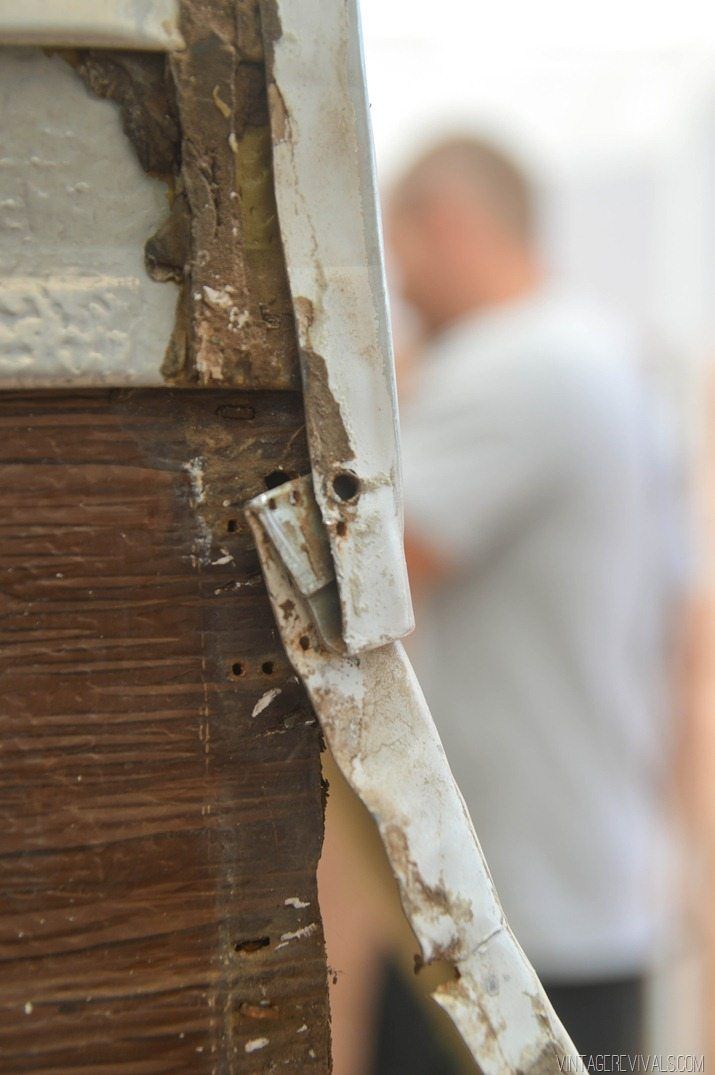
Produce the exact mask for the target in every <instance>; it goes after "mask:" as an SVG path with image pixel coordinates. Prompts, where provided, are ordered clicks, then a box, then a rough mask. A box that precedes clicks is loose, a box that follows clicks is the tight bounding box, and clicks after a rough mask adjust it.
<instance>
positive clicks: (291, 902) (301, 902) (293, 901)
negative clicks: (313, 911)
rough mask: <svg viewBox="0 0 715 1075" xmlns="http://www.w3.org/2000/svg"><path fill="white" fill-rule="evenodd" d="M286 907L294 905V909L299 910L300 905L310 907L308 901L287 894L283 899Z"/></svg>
mask: <svg viewBox="0 0 715 1075" xmlns="http://www.w3.org/2000/svg"><path fill="white" fill-rule="evenodd" d="M283 903H284V904H285V906H286V907H295V909H296V910H300V909H301V908H302V907H310V902H309V901H306V900H301V899H299V897H298V896H289V897H288V899H287V900H283Z"/></svg>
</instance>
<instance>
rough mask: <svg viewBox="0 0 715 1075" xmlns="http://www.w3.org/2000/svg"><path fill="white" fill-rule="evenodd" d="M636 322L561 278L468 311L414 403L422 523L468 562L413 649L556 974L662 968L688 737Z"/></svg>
mask: <svg viewBox="0 0 715 1075" xmlns="http://www.w3.org/2000/svg"><path fill="white" fill-rule="evenodd" d="M635 365H636V363H635V354H634V346H633V343H632V341H631V339H630V338H629V336H628V334H627V333H626V332H625V331H624V330H623V329H621V328H620V327H619V326H618V325H617V324H616V323H613V322H612V321H611V320H609V318H607V317H606V316H604V315H603V314H602V313H601V312H599V311H598V310H597V309H595V308H591V307H590V306H589V305H587V304H584V303H581V302H577V301H575V300H574V299H571V298H567V297H566V296H564V295H561V294H559V293H557V292H556V291H547V290H544V291H543V292H541V293H539V294H538V295H535V296H531V297H530V298H529V299H527V300H523V301H520V302H518V303H514V304H511V305H509V306H505V307H502V308H500V309H499V310H497V311H496V312H492V313H489V314H488V315H482V316H474V317H471V318H468V319H466V320H464V321H462V322H460V323H459V324H457V325H455V326H453V327H452V328H450V330H449V331H448V332H446V333H445V334H444V335H443V336H442V337H441V338H440V340H439V341H438V342H437V343H435V344H434V345H433V347H432V349H431V351H430V353H429V354H428V355H427V356H426V361H425V363H424V366H423V368H422V372H421V378H420V382H419V387H418V389H417V391H416V393H415V395H414V397H413V398H412V399H411V400H409V401H408V403H407V405H406V407H405V408H404V412H403V416H402V435H403V463H404V477H405V501H406V517H407V527H408V529H411V530H412V532H413V534H414V535H415V537H417V538H421V539H422V540H423V541H424V542H427V543H428V544H429V545H430V546H431V547H433V548H434V549H435V550H436V551H437V552H440V553H442V554H443V556H444V557H445V558H446V559H448V560H450V561H452V563H453V572H452V574H451V575H450V576H449V579H448V581H447V582H445V583H442V584H440V585H439V587H438V588H437V589H436V590H435V591H434V592H433V593H432V594H431V596H430V597H429V598H428V600H427V603H426V604H425V606H423V607H422V608H418V610H417V616H418V619H417V632H416V636H415V643H414V646H413V647H412V653H413V658H414V660H415V665H416V670H417V674H418V676H419V677H420V680H421V682H422V685H423V687H424V689H425V694H426V696H427V700H428V702H429V703H430V706H431V708H432V712H433V715H434V718H435V721H436V723H437V727H438V729H439V731H440V733H441V735H442V739H443V742H444V745H445V749H446V751H447V755H448V758H449V760H450V763H451V765H452V768H453V770H454V773H455V776H456V778H457V781H458V783H459V785H460V787H461V789H462V792H463V794H464V796H465V799H466V801H467V804H468V806H469V808H470V811H471V814H472V818H473V820H474V824H475V827H476V829H477V833H478V835H479V838H480V840H481V842H482V846H483V848H484V851H485V854H486V857H487V860H488V862H489V865H490V868H491V870H492V873H493V876H494V880H495V883H496V886H497V889H498V891H499V893H500V896H501V899H502V903H503V904H504V908H505V910H506V913H507V916H508V918H509V920H510V922H511V924H512V926H513V928H514V930H515V932H516V935H517V938H518V939H519V941H520V943H521V944H522V946H523V947H524V949H525V950H526V952H527V954H528V955H529V956H530V958H531V960H532V962H534V964H535V966H536V967H537V969H538V970H539V971H540V973H541V974H543V975H546V976H552V977H554V978H558V977H561V978H566V979H568V978H581V977H583V978H592V977H597V976H601V975H603V976H607V975H617V974H621V973H624V974H625V973H630V972H632V971H637V970H641V969H644V967H645V965H646V964H647V962H648V953H649V949H650V947H651V945H652V941H653V934H654V930H655V927H656V922H657V919H658V881H657V873H656V857H657V853H658V848H659V845H660V844H661V842H662V839H661V838H662V837H663V836H664V833H665V831H666V823H665V819H664V810H663V803H662V799H663V786H664V775H665V769H666V766H667V764H668V761H669V757H670V748H669V742H670V738H669V721H668V719H667V717H668V715H667V712H666V711H667V708H668V706H667V703H666V701H665V699H666V697H667V684H666V678H667V677H666V675H665V667H666V653H665V636H664V626H665V621H664V615H665V608H666V605H667V599H668V596H669V590H670V588H671V579H672V563H673V556H672V553H673V546H672V542H671V536H672V535H671V534H669V533H668V526H667V523H668V519H667V516H666V515H665V514H664V509H665V508H666V504H665V499H664V486H663V485H662V484H661V476H662V475H661V472H660V470H659V465H658V461H657V459H656V457H655V452H654V446H653V438H652V436H651V432H652V431H651V429H650V426H649V422H648V418H647V414H646V410H645V399H644V393H643V391H642V389H641V385H640V383H639V378H638V375H637V372H636V369H635Z"/></svg>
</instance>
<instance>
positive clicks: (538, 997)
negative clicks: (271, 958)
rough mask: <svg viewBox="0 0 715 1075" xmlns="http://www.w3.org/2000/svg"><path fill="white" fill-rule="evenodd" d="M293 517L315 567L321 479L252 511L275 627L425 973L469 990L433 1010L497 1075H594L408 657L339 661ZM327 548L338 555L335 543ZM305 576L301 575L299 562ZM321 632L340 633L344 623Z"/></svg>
mask: <svg viewBox="0 0 715 1075" xmlns="http://www.w3.org/2000/svg"><path fill="white" fill-rule="evenodd" d="M296 493H297V494H298V495H297V496H296V495H295V494H296ZM269 501H271V502H272V506H271V505H270V504H269ZM279 504H280V508H281V510H280V511H279V510H278V506H279ZM291 504H292V505H293V513H294V517H293V528H292V533H293V534H294V536H295V540H296V544H297V545H299V544H300V543H301V542H302V543H303V545H304V547H305V548H306V549H310V551H311V555H312V551H313V545H314V544H315V542H316V540H317V539H318V537H319V534H320V526H321V523H320V514H319V510H318V507H317V504H316V503H315V500H314V499H313V498H312V496H311V491H310V481H309V479H296V480H295V481H292V482H287V483H285V485H283V486H280V487H279V488H278V489H272V490H271V491H270V493H267V494H262V495H261V496H259V497H256V498H255V500H253V501H251V503H250V504H249V506H248V510H247V516H248V520H249V523H250V525H251V528H252V530H253V533H254V536H255V539H256V545H257V548H258V552H259V556H260V558H261V564H262V566H263V571H264V574H265V577H266V583H267V587H268V592H269V595H270V598H271V602H272V604H273V611H274V615H275V617H276V622H277V624H278V626H279V629H280V632H281V637H282V639H283V643H284V645H285V648H286V652H287V654H288V657H289V659H290V661H291V663H292V665H293V667H294V669H295V670H296V672H297V673H298V675H299V676H300V678H301V680H302V681H303V683H304V685H305V687H306V689H307V691H308V694H309V696H310V698H311V701H312V703H313V707H314V709H315V712H316V714H317V716H318V719H319V721H320V724H321V728H322V730H323V733H324V735H325V738H326V740H327V742H328V744H329V746H330V749H331V751H332V753H333V756H334V757H335V760H336V761H337V763H338V765H339V766H340V769H341V770H342V772H343V774H344V776H345V778H346V779H347V781H348V783H349V784H350V786H351V787H352V788H353V790H354V791H355V792H356V793H357V795H358V796H359V798H360V799H361V800H362V802H363V803H364V804H365V806H366V807H367V809H368V810H369V811H370V813H371V814H372V816H373V818H374V820H375V822H376V824H377V827H378V830H379V833H380V836H381V838H382V841H383V843H384V846H385V850H386V852H387V856H388V859H389V861H390V865H391V867H392V870H393V872H394V874H395V876H396V878H397V881H398V884H399V888H400V895H401V899H402V904H403V908H404V911H405V915H406V917H407V918H408V920H409V922H410V924H411V926H412V928H413V930H414V933H415V936H416V937H417V940H418V941H419V944H420V948H421V954H422V958H423V960H424V961H425V962H426V963H429V962H431V961H433V960H436V959H445V960H448V961H449V962H451V963H452V964H453V965H454V966H455V967H456V968H457V970H458V971H459V978H458V979H457V980H454V981H450V982H448V983H446V984H444V985H441V986H440V987H439V988H438V989H437V990H436V992H435V993H434V998H435V1000H437V1001H438V1003H439V1004H441V1005H442V1007H443V1008H444V1009H445V1010H446V1011H447V1012H448V1013H449V1015H450V1016H451V1018H452V1020H453V1022H454V1023H455V1025H456V1027H457V1029H458V1030H459V1032H460V1033H461V1035H462V1037H463V1038H464V1040H465V1042H466V1044H467V1045H468V1047H469V1048H470V1049H471V1051H472V1053H473V1055H474V1057H475V1059H476V1060H477V1062H478V1064H479V1066H480V1068H481V1069H482V1071H484V1072H485V1075H514V1073H515V1072H523V1073H531V1075H544V1073H545V1072H554V1073H555V1072H558V1070H559V1066H560V1065H561V1064H565V1063H566V1060H565V1059H564V1058H568V1065H569V1068H571V1067H573V1070H574V1072H576V1071H578V1070H582V1065H581V1061H580V1058H579V1056H578V1053H577V1052H576V1049H575V1047H574V1046H573V1044H572V1042H571V1041H570V1040H569V1037H568V1035H567V1034H566V1031H565V1030H564V1028H563V1026H562V1025H561V1023H560V1022H559V1020H558V1017H557V1016H556V1014H555V1012H554V1010H553V1008H552V1006H551V1004H550V1002H549V1000H548V998H547V996H546V994H545V993H544V990H543V988H542V986H541V984H540V982H539V980H538V977H537V975H536V973H535V971H534V969H533V968H532V967H531V965H530V963H529V962H528V960H527V958H526V956H525V955H524V953H523V952H522V950H521V948H520V947H519V944H518V942H517V940H516V938H515V937H514V935H513V933H512V932H511V929H510V928H509V925H508V923H507V921H506V918H505V916H504V912H503V910H502V907H501V904H500V902H499V898H498V896H497V894H496V891H495V889H494V885H493V883H492V879H491V876H490V873H489V868H488V866H487V864H486V861H485V859H484V856H483V854H482V851H481V848H480V846H479V842H478V840H477V837H476V834H475V832H474V829H473V827H472V823H471V820H470V818H469V814H468V812H467V808H466V806H465V804H464V800H463V799H462V796H461V794H460V792H459V789H458V788H457V785H456V783H455V781H454V778H453V776H452V773H451V771H450V768H449V764H448V762H447V759H446V757H445V754H444V750H443V749H442V744H441V742H440V740H439V736H438V734H437V731H436V728H435V726H434V723H433V721H432V717H431V715H430V712H429V709H428V708H427V705H426V702H425V700H424V697H423V695H422V692H421V690H420V687H419V684H418V683H417V680H416V678H415V675H414V672H413V671H412V668H411V667H410V664H409V661H408V660H407V657H406V655H405V653H404V650H403V649H402V647H401V645H400V644H399V643H391V644H389V645H386V646H382V647H380V648H378V649H374V650H369V651H366V652H364V653H362V654H360V656H359V657H355V656H351V655H346V654H341V653H339V652H336V650H335V649H332V648H329V647H328V646H327V645H326V644H325V642H324V640H323V638H322V637H321V633H320V630H319V623H318V621H316V619H315V618H314V616H313V608H314V605H315V597H314V595H313V594H306V592H305V590H304V589H303V587H307V588H308V589H310V585H309V583H310V579H309V577H308V576H307V575H306V574H305V573H301V572H300V571H299V579H296V578H295V577H294V576H292V575H291V574H290V572H289V570H288V569H287V567H286V564H285V562H284V560H283V559H282V557H281V555H279V552H278V547H277V546H276V545H275V544H274V543H273V534H274V532H275V520H276V518H277V517H279V516H280V517H283V515H282V513H283V512H285V513H286V514H287V510H288V505H291ZM311 513H312V516H313V518H308V516H309V514H311ZM288 533H289V531H288V530H287V529H286V530H285V531H284V537H285V536H286V535H287V534H288ZM323 541H324V542H325V543H326V545H327V535H325V534H323ZM279 544H280V543H279ZM281 548H282V546H281ZM319 559H320V558H318V560H319ZM295 563H296V564H297V565H298V567H299V568H300V566H301V563H302V561H301V558H300V557H298V558H296V559H295ZM321 592H322V603H323V605H325V604H327V603H328V602H329V601H330V600H332V601H333V603H334V605H335V607H336V609H337V602H338V596H337V588H336V586H335V582H334V580H333V582H332V583H329V582H328V583H324V585H323V587H322V590H321ZM366 596H367V595H366ZM323 621H324V622H328V623H330V622H334V616H333V618H332V620H331V617H330V616H329V615H324V616H323ZM310 928H311V927H306V929H310ZM301 932H302V931H297V934H301ZM289 939H291V940H292V939H294V935H291V934H283V935H282V937H281V944H279V945H277V946H276V947H281V946H282V945H285V944H286V943H287V942H288V940H289ZM561 1070H563V1067H561Z"/></svg>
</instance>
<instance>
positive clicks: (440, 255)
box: [386, 206, 454, 329]
mask: <svg viewBox="0 0 715 1075" xmlns="http://www.w3.org/2000/svg"><path fill="white" fill-rule="evenodd" d="M441 215H442V214H441V213H439V212H437V213H435V212H434V210H433V209H432V210H430V207H427V206H421V207H420V208H417V207H409V208H405V209H400V208H397V209H396V210H395V211H394V212H392V213H391V214H390V215H389V217H388V221H387V227H386V239H387V244H388V251H389V256H390V262H391V265H392V268H393V270H394V276H395V283H396V285H397V288H398V290H399V292H400V294H401V296H402V298H403V299H404V301H405V302H406V303H408V304H409V305H410V306H411V307H412V308H413V309H414V310H415V311H416V312H417V313H418V314H419V317H420V319H421V321H423V323H424V325H425V327H426V328H427V329H437V328H440V327H441V326H442V324H443V323H444V322H445V321H446V320H448V316H447V312H448V309H449V306H450V292H451V290H452V289H451V279H452V275H453V267H452V263H453V261H454V254H453V251H452V249H451V246H452V244H451V242H450V240H449V237H448V234H447V232H446V231H445V228H444V227H443V226H442V224H441V223H440V219H439V218H440V216H441Z"/></svg>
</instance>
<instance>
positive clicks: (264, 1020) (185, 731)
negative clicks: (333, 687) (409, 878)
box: [0, 389, 329, 1075]
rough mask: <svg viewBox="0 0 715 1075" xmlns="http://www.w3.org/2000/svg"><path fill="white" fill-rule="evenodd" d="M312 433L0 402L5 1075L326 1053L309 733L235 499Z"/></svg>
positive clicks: (232, 405)
mask: <svg viewBox="0 0 715 1075" xmlns="http://www.w3.org/2000/svg"><path fill="white" fill-rule="evenodd" d="M302 423H303V413H302V406H301V400H300V397H299V395H297V394H292V393H260V392H258V393H241V392H234V391H231V392H228V391H213V390H203V391H200V390H186V391H180V390H162V389H159V390H147V391H103V392H102V391H96V392H84V393H82V394H69V393H57V394H50V393H46V394H39V393H37V394H21V393H8V394H5V395H4V396H0V430H1V431H2V432H1V440H0V572H1V577H2V580H3V581H2V587H1V590H0V613H1V614H0V658H1V661H2V663H1V665H0V683H1V684H2V689H1V692H0V698H1V706H0V725H1V729H2V730H1V733H0V750H1V753H0V759H1V763H0V960H2V963H1V965H0V1070H1V1071H2V1072H30V1071H32V1072H53V1073H60V1072H61V1073H70V1072H80V1071H81V1072H92V1073H97V1075H99V1073H104V1072H120V1073H121V1072H131V1073H132V1075H145V1073H146V1075H150V1073H151V1075H154V1073H164V1072H172V1073H177V1072H189V1071H191V1072H196V1073H202V1072H206V1073H209V1072H211V1073H214V1072H215V1073H226V1072H234V1071H241V1072H246V1073H251V1072H264V1071H270V1070H274V1069H275V1070H284V1068H287V1069H288V1070H291V1071H304V1070H305V1071H311V1072H327V1071H328V1070H329V1058H328V1053H329V1043H328V1031H327V1025H328V1019H327V993H326V980H325V955H324V948H323V938H322V927H321V925H320V918H319V912H318V907H317V897H316V887H315V867H316V862H317V858H318V855H319V850H320V842H321V838H322V802H321V799H322V795H321V778H320V765H319V748H320V744H319V733H318V729H317V726H316V725H315V722H314V719H313V716H312V713H311V711H310V709H309V707H308V705H307V703H306V700H305V697H304V694H303V691H302V689H301V688H300V687H299V685H298V683H297V682H296V681H295V678H294V677H293V675H292V673H291V670H290V668H289V666H288V664H287V661H286V659H285V656H284V654H283V652H282V649H281V647H280V642H279V640H278V638H277V634H276V630H275V628H274V625H273V620H272V617H271V613H270V608H269V605H268V602H267V598H266V595H265V591H264V587H263V582H262V578H261V575H260V571H259V567H258V561H257V558H256V555H255V552H254V550H253V547H252V542H251V540H250V537H249V534H248V531H247V527H246V525H245V523H244V520H243V516H242V513H241V510H240V506H241V504H242V503H243V502H244V501H245V500H246V499H247V498H248V497H250V496H252V495H254V494H255V493H257V492H258V491H260V490H261V489H263V488H265V487H266V482H265V479H266V477H268V478H269V484H270V481H271V479H270V475H271V472H274V471H276V469H278V468H282V469H283V470H284V471H285V472H286V473H288V474H295V473H299V472H304V471H305V470H307V455H306V446H305V439H304V432H303V427H302ZM269 690H270V691H274V690H275V691H278V692H280V693H277V694H276V695H275V697H273V699H272V700H271V702H270V704H268V705H266V706H265V708H263V709H262V711H261V712H259V713H257V715H256V716H255V717H254V716H252V713H253V711H254V709H255V707H256V703H257V702H258V701H259V699H261V698H262V697H264V698H265V696H266V692H267V691H269ZM301 931H303V932H302V933H301ZM289 934H290V935H293V934H298V935H297V936H295V937H293V938H292V939H287V938H286V936H285V935H289ZM261 1039H268V1042H267V1044H265V1045H263V1046H262V1047H260V1048H259V1047H257V1046H258V1045H260V1042H261ZM251 1043H253V1047H252V1046H251ZM247 1046H248V1048H249V1051H247Z"/></svg>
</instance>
